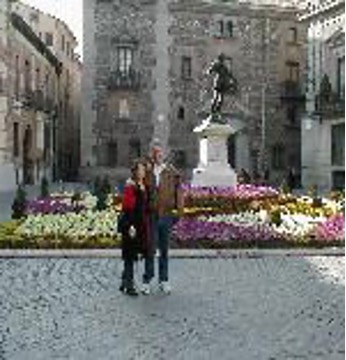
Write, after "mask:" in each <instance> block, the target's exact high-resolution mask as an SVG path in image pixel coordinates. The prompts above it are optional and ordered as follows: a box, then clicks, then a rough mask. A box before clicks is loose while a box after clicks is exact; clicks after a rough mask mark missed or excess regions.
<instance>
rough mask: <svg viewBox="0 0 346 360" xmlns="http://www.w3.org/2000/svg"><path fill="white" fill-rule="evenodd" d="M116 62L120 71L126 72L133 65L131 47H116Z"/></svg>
mask: <svg viewBox="0 0 346 360" xmlns="http://www.w3.org/2000/svg"><path fill="white" fill-rule="evenodd" d="M117 64H118V70H119V71H120V72H121V73H128V72H129V71H130V70H131V68H132V66H133V49H132V48H130V47H118V49H117Z"/></svg>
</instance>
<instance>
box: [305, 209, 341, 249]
mask: <svg viewBox="0 0 346 360" xmlns="http://www.w3.org/2000/svg"><path fill="white" fill-rule="evenodd" d="M312 235H313V236H314V237H315V238H316V239H317V240H322V241H326V242H332V241H344V239H345V217H344V214H337V215H334V216H331V217H330V218H329V219H327V220H326V221H325V222H322V223H319V224H318V225H316V227H315V229H314V231H313V233H312Z"/></svg>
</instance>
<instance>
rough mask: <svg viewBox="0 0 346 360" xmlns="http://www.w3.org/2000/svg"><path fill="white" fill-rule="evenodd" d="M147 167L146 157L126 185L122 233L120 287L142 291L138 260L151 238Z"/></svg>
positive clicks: (134, 167)
mask: <svg viewBox="0 0 346 360" xmlns="http://www.w3.org/2000/svg"><path fill="white" fill-rule="evenodd" d="M145 171H146V168H145V164H144V162H143V161H136V162H135V163H134V165H133V167H132V168H131V177H130V179H128V180H127V181H126V184H125V187H124V194H123V201H122V214H121V219H120V223H121V225H120V229H119V231H120V233H121V234H122V243H121V248H122V259H123V261H124V270H123V273H122V282H121V286H120V291H123V292H124V293H126V294H128V295H132V296H136V295H138V292H137V290H136V288H135V286H134V263H135V261H137V260H138V257H139V255H143V256H144V255H145V254H146V252H147V248H148V239H149V218H148V216H149V215H148V207H147V204H148V201H147V196H148V195H147V191H146V187H145V175H146V172H145Z"/></svg>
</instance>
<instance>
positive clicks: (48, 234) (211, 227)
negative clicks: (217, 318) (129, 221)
mask: <svg viewBox="0 0 346 360" xmlns="http://www.w3.org/2000/svg"><path fill="white" fill-rule="evenodd" d="M183 192H184V200H185V208H184V216H183V217H182V218H180V219H178V222H177V223H176V224H175V225H174V227H173V229H172V240H173V246H178V247H183V248H196V247H197V248H201V247H202V248H240V247H294V246H343V245H344V228H345V221H344V197H343V196H340V195H338V196H335V194H334V196H333V197H331V198H323V199H320V200H318V201H316V200H314V199H313V198H312V197H309V196H301V197H298V196H293V195H292V194H283V193H280V192H279V191H277V190H276V189H273V188H270V187H265V186H254V185H238V186H236V187H234V188H229V187H223V188H217V187H210V188H207V187H192V186H190V185H184V186H183ZM120 203H121V199H120V197H119V195H115V196H114V195H109V196H108V198H107V208H106V209H105V210H102V211H97V210H96V204H97V198H96V197H95V196H93V195H91V194H90V193H88V192H85V193H80V194H77V196H76V194H72V193H57V194H52V195H51V196H50V197H49V198H46V199H37V200H35V201H33V202H30V203H28V205H27V216H26V218H23V219H22V220H19V221H11V222H7V223H3V224H0V247H1V248H104V247H107V248H112V247H118V246H119V244H120V236H119V234H117V221H118V215H119V210H120Z"/></svg>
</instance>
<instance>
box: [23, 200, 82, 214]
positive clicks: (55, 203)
mask: <svg viewBox="0 0 346 360" xmlns="http://www.w3.org/2000/svg"><path fill="white" fill-rule="evenodd" d="M82 209H84V206H83V205H74V204H73V205H72V204H71V203H69V202H67V201H66V199H65V200H64V199H61V198H56V197H48V198H45V199H35V200H32V201H29V202H28V203H27V205H26V213H27V214H32V215H37V214H66V213H68V212H79V211H81V210H82Z"/></svg>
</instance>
